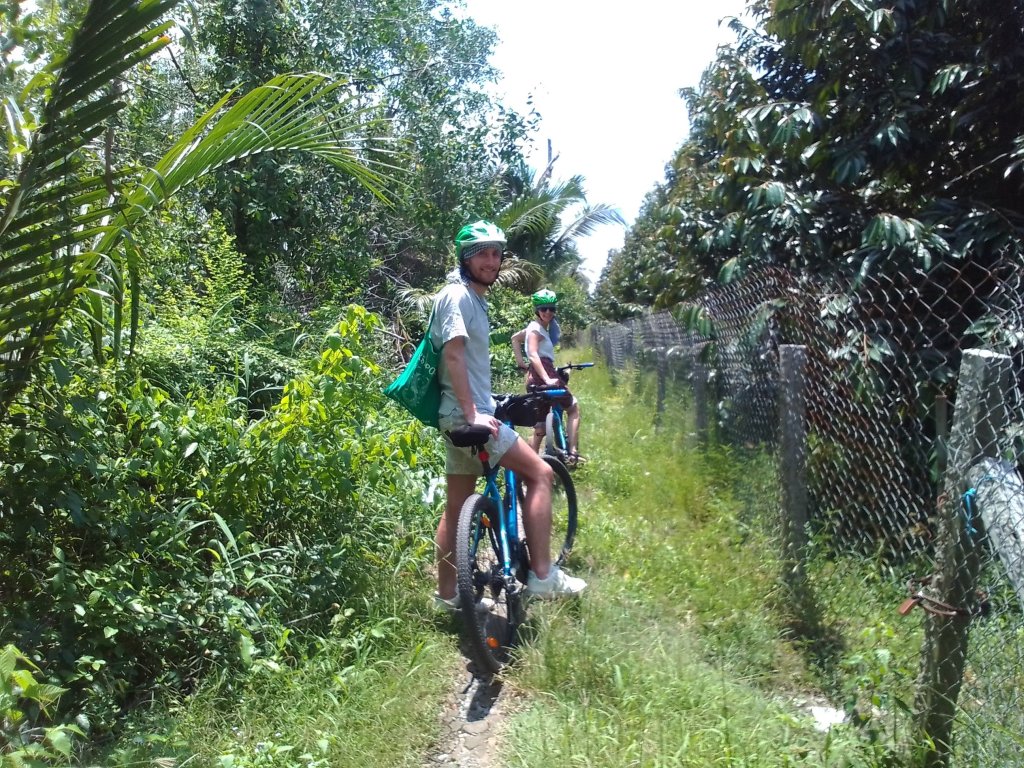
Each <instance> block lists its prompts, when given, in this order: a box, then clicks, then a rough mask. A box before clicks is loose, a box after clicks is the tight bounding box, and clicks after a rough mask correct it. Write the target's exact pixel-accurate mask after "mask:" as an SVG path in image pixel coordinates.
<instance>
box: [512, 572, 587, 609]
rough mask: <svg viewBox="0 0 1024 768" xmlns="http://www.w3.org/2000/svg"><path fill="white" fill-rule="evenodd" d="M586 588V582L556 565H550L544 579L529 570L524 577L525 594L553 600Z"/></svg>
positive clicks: (569, 595)
mask: <svg viewBox="0 0 1024 768" xmlns="http://www.w3.org/2000/svg"><path fill="white" fill-rule="evenodd" d="M586 588H587V582H585V581H584V580H583V579H578V578H576V577H575V576H570V575H569V574H567V573H566V572H565V571H563V570H562V569H561V568H559V567H558V566H557V565H552V566H551V570H550V571H549V572H548V577H547V578H546V579H538V578H537V574H535V573H534V572H533V571H530V575H529V576H528V577H527V579H526V594H527V595H529V596H531V597H539V598H540V599H542V600H553V599H555V598H557V597H572V596H573V595H578V594H579V593H580V592H582V591H583V590H584V589H586Z"/></svg>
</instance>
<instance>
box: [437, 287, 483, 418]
mask: <svg viewBox="0 0 1024 768" xmlns="http://www.w3.org/2000/svg"><path fill="white" fill-rule="evenodd" d="M490 335H491V323H490V318H489V317H488V316H487V301H486V300H485V299H484V298H483V297H482V296H478V295H477V294H476V292H475V291H473V290H472V289H470V288H469V287H468V286H467V285H466V284H465V283H462V282H458V283H449V284H448V285H446V286H445V287H444V288H442V289H441V291H440V292H438V294H437V296H436V297H435V298H434V319H433V321H432V322H431V327H430V338H431V341H432V342H433V344H434V347H435V348H436V349H440V348H442V347H443V346H444V344H446V343H447V342H449V341H451V340H452V339H455V338H458V337H460V336H461V337H463V338H464V339H465V340H466V348H465V349H466V373H467V374H468V377H469V390H470V393H471V394H472V396H473V404H474V405H475V406H476V410H477V413H488V414H493V413H494V409H495V403H494V397H493V396H492V393H491V355H490V352H491V350H490ZM437 375H438V381H439V382H440V384H441V407H440V410H439V413H440V415H441V417H442V418H444V417H446V416H450V415H451V414H453V413H455V412H458V413H460V414H461V412H462V407H461V406H460V405H459V401H458V400H457V399H456V397H455V390H454V388H453V387H452V377H451V373H450V372H449V371H448V366H447V365H446V364H445V361H444V355H442V356H441V361H440V364H439V365H438V368H437Z"/></svg>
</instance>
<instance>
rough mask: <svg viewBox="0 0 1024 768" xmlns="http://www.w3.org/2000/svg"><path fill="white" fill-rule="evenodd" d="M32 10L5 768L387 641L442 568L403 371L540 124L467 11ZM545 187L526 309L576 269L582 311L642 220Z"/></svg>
mask: <svg viewBox="0 0 1024 768" xmlns="http://www.w3.org/2000/svg"><path fill="white" fill-rule="evenodd" d="M175 12H178V13H180V14H181V15H180V16H177V17H175V16H172V14H173V13H175ZM0 13H2V14H3V18H4V20H5V25H4V30H5V31H4V32H3V33H2V35H0V57H2V67H3V68H2V71H0V109H2V110H3V114H4V120H3V123H2V125H3V127H2V128H0V131H2V137H3V141H4V152H3V154H0V170H2V171H3V174H2V180H0V297H2V301H0V561H2V562H3V563H4V566H3V567H2V568H0V597H2V600H0V606H2V608H0V635H2V636H3V638H4V641H5V643H7V642H11V643H12V645H10V646H7V647H6V648H5V649H4V650H3V651H0V694H2V696H3V701H2V702H0V703H2V709H3V729H4V730H3V734H2V745H0V757H2V761H3V762H4V765H7V764H8V762H11V761H14V762H13V763H12V764H21V763H24V764H45V763H48V762H59V761H63V760H68V759H71V758H72V755H74V756H76V757H77V756H79V755H80V753H79V752H78V751H77V750H76V746H75V742H76V741H78V740H83V739H84V740H91V739H97V738H106V737H107V736H108V735H109V734H110V733H111V732H112V731H116V730H117V729H119V728H121V727H124V724H125V722H126V718H129V717H130V715H131V713H132V712H133V711H134V710H135V709H136V708H137V707H138V706H139V704H140V702H141V701H143V700H144V699H148V698H150V697H165V699H166V700H171V699H172V698H173V697H174V696H176V695H179V694H181V693H185V692H189V691H192V690H194V689H195V688H196V687H197V686H199V685H201V684H202V681H203V680H204V679H207V678H208V676H209V675H211V674H214V675H223V679H225V680H228V681H230V680H231V679H232V676H233V675H236V674H237V675H246V674H253V673H257V672H260V671H263V672H266V673H267V674H273V673H274V672H275V670H278V669H280V668H282V667H283V666H285V665H288V664H292V663H294V662H295V660H296V659H300V658H303V657H306V656H307V655H314V654H316V653H317V649H318V648H319V647H321V646H320V643H321V641H322V640H323V639H324V638H326V637H328V636H331V637H333V638H334V639H335V640H337V642H332V643H331V645H332V647H333V648H335V650H337V649H341V652H342V657H344V656H345V655H346V654H349V653H352V654H358V653H363V652H364V650H365V649H364V646H363V645H361V643H362V642H363V641H362V639H361V638H367V637H371V636H373V637H375V635H372V632H375V631H377V630H376V629H373V630H371V628H370V627H371V625H372V624H373V622H375V621H377V620H378V618H379V617H377V615H376V614H377V611H376V609H375V608H373V607H372V606H371V601H369V599H368V598H369V596H372V595H376V594H382V593H384V592H386V590H385V586H386V585H387V584H389V583H390V582H391V580H393V579H394V578H396V576H397V577H398V578H409V579H421V578H422V577H423V574H420V573H419V570H420V569H421V568H422V567H423V564H424V563H425V562H427V561H429V559H430V558H429V552H430V547H431V545H430V537H431V532H430V529H431V528H432V527H433V524H434V520H435V518H436V514H437V509H436V507H437V504H438V501H437V500H435V499H434V494H433V491H432V482H435V481H436V477H437V475H438V474H439V473H440V466H439V456H438V447H437V445H436V441H435V440H434V438H433V437H432V435H431V434H430V433H428V432H426V431H424V430H423V429H422V428H420V427H419V426H418V425H417V424H416V423H410V422H409V421H408V420H407V418H406V417H405V416H404V415H403V414H401V413H399V412H397V411H396V410H394V409H393V408H392V407H391V406H390V405H389V404H388V403H387V402H386V401H385V400H384V399H383V398H382V396H381V395H380V390H381V387H382V384H383V383H384V381H385V380H386V377H387V376H389V375H390V372H389V371H387V370H384V369H383V368H382V367H381V363H382V362H384V361H387V363H390V361H392V360H396V359H397V358H396V357H395V356H394V355H393V352H394V349H395V348H396V347H397V346H398V344H397V343H400V340H401V338H400V337H402V336H404V334H403V333H402V330H403V328H402V318H401V317H400V316H399V314H398V313H396V312H395V310H396V308H398V307H399V304H400V302H401V301H402V295H403V294H402V289H403V288H406V289H407V290H413V291H414V290H429V289H431V288H433V287H434V286H435V285H436V283H437V282H438V281H439V280H440V279H441V277H442V276H443V275H444V274H445V272H446V271H447V270H448V269H449V268H450V266H451V265H452V254H451V249H450V241H451V234H452V232H454V231H455V230H456V229H457V227H458V226H459V225H461V223H463V222H464V221H465V220H467V219H469V218H473V217H478V216H487V217H496V216H498V215H499V214H500V212H501V211H502V210H506V209H510V208H511V207H512V206H513V204H514V200H513V198H515V195H514V194H513V192H512V191H511V188H510V186H509V184H508V179H509V173H510V172H511V171H510V169H522V168H524V166H523V164H522V148H523V147H524V146H525V144H526V143H527V142H528V141H529V140H530V134H531V132H532V131H533V129H534V127H535V125H536V119H537V116H536V115H533V114H531V115H526V116H524V115H520V114H518V113H516V112H514V111H511V110H508V109H505V108H503V107H502V106H501V105H500V104H496V103H495V102H494V101H493V100H492V98H491V97H490V96H488V95H487V92H486V91H485V89H484V88H483V87H482V86H483V85H484V84H485V82H486V81H487V80H488V79H489V78H491V77H492V76H493V74H494V73H493V72H492V70H491V68H490V66H489V64H488V63H487V62H488V57H489V54H490V51H491V48H492V46H493V44H494V35H493V33H492V32H490V31H489V30H485V29H481V28H479V27H478V26H476V25H475V23H474V22H473V21H472V20H471V19H467V18H464V16H463V15H459V14H456V13H454V12H453V10H452V9H450V8H448V7H447V6H446V5H445V4H443V3H440V2H437V3H435V2H428V3H421V2H418V0H381V2H375V3H371V4H367V3H362V2H355V1H353V2H343V3H340V4H335V5H333V6H331V7H329V8H328V7H322V8H320V7H312V6H308V5H304V4H280V3H264V2H256V1H255V0H253V1H252V2H249V1H248V0H244V1H243V2H230V3H229V2H222V1H221V0H199V1H198V2H192V3H188V4H187V5H186V4H183V5H181V6H179V5H178V4H177V3H176V2H175V0H112V1H105V2H99V0H94V1H93V2H85V1H84V0H82V1H73V2H61V3H58V2H52V1H48V0H42V1H41V2H39V3H31V4H30V3H28V2H14V3H8V4H6V5H4V6H2V9H0ZM523 172H524V173H527V172H528V171H523ZM523 193H524V194H526V195H535V196H536V197H537V199H538V200H539V202H538V203H537V204H536V205H535V207H534V210H535V211H543V215H535V216H534V217H533V218H532V219H523V223H522V224H521V225H520V229H521V231H522V232H524V233H526V232H528V233H529V236H530V237H531V238H532V240H531V243H533V244H534V245H535V246H536V248H534V249H532V250H529V252H527V251H526V250H524V253H523V254H522V258H521V259H518V260H516V259H512V260H510V263H509V267H510V268H509V269H508V271H507V273H508V275H509V277H510V278H516V276H517V274H518V282H516V280H513V281H512V283H511V285H513V286H515V287H505V288H502V289H499V290H498V291H496V294H495V297H494V302H493V305H492V306H493V310H494V317H495V321H496V323H499V324H501V325H502V326H507V327H508V329H515V328H516V327H521V324H522V323H524V322H525V314H526V313H527V312H528V309H527V306H528V305H527V302H526V301H525V300H524V297H523V295H522V291H523V290H527V289H529V287H530V281H539V280H546V281H549V282H552V283H556V284H558V285H561V286H562V287H559V288H557V289H558V290H559V291H560V292H563V293H564V295H565V296H566V307H567V308H568V307H572V308H574V309H573V312H570V313H568V314H567V319H568V321H569V323H570V326H572V327H580V326H581V325H583V324H584V323H585V322H586V317H587V308H586V306H585V304H586V301H585V294H584V292H583V288H582V287H581V285H580V283H579V282H578V280H577V279H576V278H575V277H573V276H572V271H573V266H574V264H575V262H574V259H575V258H576V256H575V251H574V249H573V247H572V239H573V237H574V236H576V235H578V234H580V233H582V232H585V231H586V229H587V227H589V226H593V224H594V223H598V222H600V221H603V220H611V219H614V215H613V214H611V213H609V212H607V210H606V209H605V208H604V207H603V206H593V207H592V208H590V209H586V208H584V211H585V213H584V214H583V215H582V217H581V220H580V221H579V222H577V223H575V224H570V225H563V224H562V223H561V221H560V219H559V215H560V214H561V213H563V212H565V211H567V210H568V209H569V208H570V207H571V206H573V205H576V204H581V205H585V203H584V199H583V191H582V186H581V183H580V181H579V180H578V179H574V180H573V181H572V182H571V183H570V184H567V185H561V186H558V187H554V188H550V187H548V186H546V185H538V186H537V187H536V188H535V189H531V190H529V191H526V190H523ZM538 222H539V223H538ZM531 259H532V260H533V261H531ZM516 263H518V264H519V265H520V266H521V268H520V269H516V268H515V267H514V265H515V264H516ZM545 270H548V272H547V273H545ZM366 307H370V308H372V309H376V310H379V311H380V315H378V314H374V313H372V312H370V311H368V310H367V309H366ZM382 315H383V316H385V317H387V316H390V319H391V320H392V321H393V322H394V323H395V328H396V330H397V333H394V332H392V330H391V329H390V328H389V327H388V324H387V323H386V322H384V320H383V319H382V317H381V316H382ZM572 318H575V320H573V319H572ZM413 324H414V323H413ZM396 337H399V338H396ZM396 342H397V343H396ZM501 355H506V356H507V357H508V358H509V360H511V355H510V354H507V348H500V347H499V348H498V351H497V355H496V357H501ZM497 363H498V368H499V370H500V369H501V365H502V364H501V362H500V360H497ZM507 367H508V366H507ZM390 620H391V619H389V621H390ZM340 661H345V658H341V659H340ZM229 684H230V683H229ZM18 761H21V763H19V762H18Z"/></svg>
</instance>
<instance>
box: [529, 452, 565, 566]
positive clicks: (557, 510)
mask: <svg viewBox="0 0 1024 768" xmlns="http://www.w3.org/2000/svg"><path fill="white" fill-rule="evenodd" d="M543 459H544V461H545V462H547V464H548V466H550V467H551V471H552V472H553V473H554V477H553V478H552V480H551V546H552V556H553V557H552V559H553V562H554V563H555V564H556V565H564V564H565V562H566V560H568V559H569V554H570V553H571V552H572V546H573V543H574V542H575V541H576V526H577V505H576V486H575V485H574V484H573V482H572V476H571V475H570V474H569V470H568V469H566V467H565V464H563V463H562V462H561V461H559V460H558V459H556V458H555V457H554V456H544V457H543ZM524 491H525V486H523V485H522V484H520V485H519V506H520V508H522V507H523V503H524V500H525V493H524Z"/></svg>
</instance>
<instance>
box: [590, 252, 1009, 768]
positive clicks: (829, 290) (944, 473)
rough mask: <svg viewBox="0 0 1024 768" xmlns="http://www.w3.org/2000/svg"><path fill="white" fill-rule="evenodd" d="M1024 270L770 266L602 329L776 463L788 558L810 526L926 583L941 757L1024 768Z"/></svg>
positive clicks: (921, 591)
mask: <svg viewBox="0 0 1024 768" xmlns="http://www.w3.org/2000/svg"><path fill="white" fill-rule="evenodd" d="M1021 266H1022V265H1020V264H1010V263H1002V262H997V263H995V264H990V265H988V266H987V267H986V268H984V269H982V268H981V267H979V266H977V265H969V266H964V267H962V268H960V269H955V268H953V267H950V266H948V265H943V266H941V267H938V268H936V269H933V270H931V271H929V272H921V271H918V272H909V273H905V274H899V275H891V276H882V277H875V278H870V279H862V280H860V281H859V282H845V283H844V282H842V281H837V280H826V279H822V278H809V277H805V276H796V275H793V274H792V273H790V272H788V271H786V270H784V269H779V268H770V269H764V270H761V271H759V272H757V273H754V274H751V275H749V276H747V277H746V278H744V279H742V280H740V281H737V282H735V283H733V284H730V285H727V286H723V287H719V288H716V289H713V290H710V291H708V292H707V293H706V294H704V295H702V296H700V297H699V298H697V299H696V300H694V301H692V302H689V303H687V304H684V305H680V306H678V307H675V308H673V310H672V311H671V312H661V313H656V314H649V315H645V316H643V317H638V318H634V319H632V320H630V321H627V322H624V323H621V324H603V325H599V326H595V327H593V328H592V329H591V341H592V343H593V345H594V348H595V350H597V352H598V353H599V354H601V355H602V356H603V357H604V358H605V360H606V362H607V364H608V365H609V366H610V367H612V368H621V367H623V366H626V365H628V364H639V365H647V366H650V367H652V368H656V369H657V371H658V375H659V409H661V408H662V407H664V404H665V402H666V401H669V400H670V399H671V396H670V395H666V389H667V388H666V382H669V383H671V382H676V383H677V384H678V385H681V386H683V387H684V388H685V389H686V390H687V393H688V394H687V397H686V401H687V402H690V403H692V405H693V408H694V411H695V413H694V419H695V424H696V429H697V432H698V434H699V435H700V437H701V438H702V439H703V440H709V441H718V442H723V443H729V444H733V445H743V446H747V447H756V448H760V449H762V450H768V451H770V452H772V454H773V455H775V456H776V457H777V460H778V463H779V477H780V495H779V497H780V502H781V506H782V508H783V524H782V526H781V528H782V533H783V536H781V537H780V541H781V543H782V544H783V546H784V548H785V551H783V552H782V553H780V554H781V556H782V557H783V558H784V559H786V558H791V557H799V556H800V554H799V553H801V552H803V551H804V547H805V545H806V543H807V539H806V537H807V536H808V535H810V536H813V539H814V541H815V542H826V546H827V549H828V552H829V553H830V554H829V557H831V558H832V559H833V561H841V560H842V559H843V558H850V557H855V558H860V560H861V561H864V560H868V559H870V560H873V561H874V562H877V563H880V564H883V565H884V567H883V568H880V570H881V571H883V572H884V573H886V574H899V575H900V577H901V578H903V577H905V575H906V574H907V573H908V572H917V573H920V574H927V575H921V576H919V577H915V578H914V579H912V580H911V583H910V586H911V590H910V593H911V594H910V597H909V598H908V600H907V603H906V604H905V605H904V606H903V609H902V610H903V611H904V612H908V611H910V610H911V609H913V608H914V607H915V606H920V608H921V609H923V610H924V612H925V613H924V616H925V631H924V642H923V644H922V648H921V659H920V672H919V675H918V680H917V683H916V689H915V691H914V702H913V703H914V714H913V718H912V722H913V725H912V728H911V729H910V730H911V737H912V738H911V743H910V745H911V747H912V748H913V749H914V751H915V753H916V754H917V755H919V756H920V757H921V759H922V760H923V762H924V763H925V764H934V765H942V764H948V763H949V762H950V761H951V760H953V759H954V757H955V759H956V762H955V764H957V765H992V766H997V765H998V766H1003V765H1021V764H1024V759H1022V758H1021V756H1020V755H1021V754H1024V752H1022V747H1024V736H1022V734H1024V714H1022V712H1024V708H1022V706H1021V705H1022V703H1024V702H1022V700H1021V699H1022V697H1021V695H1020V689H1021V683H1022V682H1024V665H1022V661H1024V487H1022V483H1021V469H1022V465H1024V398H1022V390H1024V387H1022V385H1024V277H1022V270H1021ZM954 405H956V408H955V410H954V408H953V406H954ZM818 549H819V550H820V545H819V546H818ZM793 572H794V573H799V572H800V569H799V568H798V569H796V570H794V571H793ZM893 578H895V577H893ZM813 599H815V600H818V601H822V600H828V599H829V597H828V595H814V596H813Z"/></svg>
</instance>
